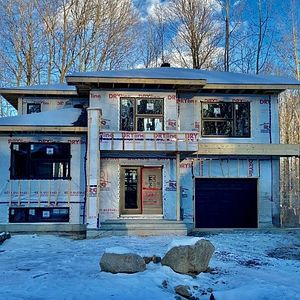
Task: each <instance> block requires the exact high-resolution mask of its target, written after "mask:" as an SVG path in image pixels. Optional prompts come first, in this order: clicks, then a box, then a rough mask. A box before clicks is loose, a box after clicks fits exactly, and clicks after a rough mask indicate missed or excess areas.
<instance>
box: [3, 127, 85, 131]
mask: <svg viewBox="0 0 300 300" xmlns="http://www.w3.org/2000/svg"><path fill="white" fill-rule="evenodd" d="M16 131H18V132H28V131H34V132H50V131H51V132H87V127H71V126H69V127H67V126H66V127H58V126H0V132H16Z"/></svg>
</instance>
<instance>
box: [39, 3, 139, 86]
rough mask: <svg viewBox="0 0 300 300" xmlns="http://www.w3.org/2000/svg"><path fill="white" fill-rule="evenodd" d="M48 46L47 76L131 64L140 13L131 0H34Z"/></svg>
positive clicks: (60, 77) (61, 78)
mask: <svg viewBox="0 0 300 300" xmlns="http://www.w3.org/2000/svg"><path fill="white" fill-rule="evenodd" d="M35 3H36V5H37V7H38V11H39V13H40V15H41V18H42V20H43V24H44V33H45V36H46V40H47V46H48V56H49V59H48V71H47V74H48V75H47V77H48V81H50V78H51V76H53V74H54V76H55V74H58V76H59V81H60V82H63V81H64V78H65V76H66V74H67V73H68V72H69V71H73V70H78V71H87V70H90V69H92V70H102V69H114V68H118V67H120V66H122V65H123V66H124V65H126V64H127V63H128V58H129V57H130V54H131V51H133V43H132V40H133V39H134V35H133V34H134V26H135V25H136V23H137V16H136V13H135V11H134V9H133V5H132V1H131V0H121V1H118V0H87V1H81V0H59V1H55V2H52V1H46V0H44V1H38V0H36V1H35Z"/></svg>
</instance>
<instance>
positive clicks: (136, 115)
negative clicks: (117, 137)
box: [120, 98, 164, 131]
mask: <svg viewBox="0 0 300 300" xmlns="http://www.w3.org/2000/svg"><path fill="white" fill-rule="evenodd" d="M120 111H121V113H120V116H121V118H120V130H123V131H135V130H136V131H162V130H163V113H164V112H163V99H152V98H151V99H148V98H147V99H144V98H121V108H120Z"/></svg>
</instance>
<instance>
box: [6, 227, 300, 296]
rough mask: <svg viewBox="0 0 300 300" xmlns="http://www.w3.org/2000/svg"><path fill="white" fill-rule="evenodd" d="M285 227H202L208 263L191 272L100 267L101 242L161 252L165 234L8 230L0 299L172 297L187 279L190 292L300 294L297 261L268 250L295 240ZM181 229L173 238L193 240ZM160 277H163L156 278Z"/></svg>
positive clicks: (153, 266) (165, 245) (158, 267)
mask: <svg viewBox="0 0 300 300" xmlns="http://www.w3.org/2000/svg"><path fill="white" fill-rule="evenodd" d="M299 238H300V235H299V234H298V235H296V234H294V233H289V232H280V233H261V232H235V233H232V232H230V233H223V234H214V235H206V236H205V239H207V240H209V241H211V242H212V244H213V245H214V246H215V248H216V251H215V253H214V255H213V257H212V259H211V261H210V264H209V266H210V268H211V271H210V272H207V273H201V274H199V275H198V276H196V277H191V276H188V275H183V274H177V273H175V272H174V271H172V269H171V268H169V267H166V266H161V264H152V263H151V264H149V265H147V269H146V271H145V272H141V273H136V274H110V273H105V272H100V267H99V261H100V258H101V256H102V255H103V253H104V252H105V251H107V249H109V248H113V249H114V248H118V247H128V249H130V251H131V252H132V253H137V254H140V255H142V256H150V255H153V254H155V255H157V256H161V257H163V256H164V254H165V253H166V252H167V249H168V245H169V244H170V243H172V242H173V240H174V237H172V236H160V237H134V236H133V237H131V236H129V237H128V236H127V237H107V238H100V239H93V240H72V239H68V238H63V237H57V236H48V235H14V236H12V237H11V238H10V239H9V240H6V242H5V243H4V244H2V245H0V278H1V288H0V299H7V300H11V299H67V300H68V299H75V300H76V299H78V300H79V299H88V300H89V299H90V300H93V299H115V300H116V299H122V300H132V299H143V300H148V299H149V300H152V299H164V300H165V299H167V300H168V299H172V300H174V297H175V292H174V287H175V286H177V285H180V284H181V285H188V286H189V287H190V288H191V289H192V291H193V295H194V296H195V297H198V298H200V299H201V300H208V299H209V298H210V291H211V289H212V290H213V294H214V296H215V298H216V299H217V300H227V299H230V300H240V299H243V300H250V299H251V300H252V299H255V300H282V299H293V300H300V285H299V278H300V261H299V260H293V259H280V258H276V257H270V256H268V253H269V252H270V251H272V250H274V249H276V248H279V247H281V248H282V247H285V248H286V249H288V248H289V246H294V247H299V249H300V244H299ZM194 239H195V238H193V237H182V238H178V240H180V241H179V242H178V243H177V244H178V245H179V244H181V245H182V244H183V243H184V241H185V243H190V244H192V243H194ZM163 282H164V284H163Z"/></svg>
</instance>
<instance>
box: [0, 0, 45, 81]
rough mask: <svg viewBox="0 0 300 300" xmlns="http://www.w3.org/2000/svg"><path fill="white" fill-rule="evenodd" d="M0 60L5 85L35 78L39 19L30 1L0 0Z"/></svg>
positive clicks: (37, 61)
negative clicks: (0, 48)
mask: <svg viewBox="0 0 300 300" xmlns="http://www.w3.org/2000/svg"><path fill="white" fill-rule="evenodd" d="M0 7H1V8H0V14H1V21H0V24H1V27H2V30H1V31H0V42H1V44H2V47H3V48H2V51H1V52H0V61H1V64H2V66H3V67H4V69H5V72H4V73H5V74H4V77H5V79H6V82H7V83H8V84H10V83H13V84H16V85H17V86H18V85H20V84H26V85H30V84H33V83H36V82H37V81H38V75H39V74H38V72H39V68H37V66H38V65H39V64H40V56H39V54H38V53H39V51H40V50H41V48H40V47H41V35H40V30H39V26H38V25H39V19H38V16H37V14H36V10H35V7H34V4H33V2H32V1H29V0H24V1H22V0H5V1H4V0H1V1H0Z"/></svg>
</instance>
